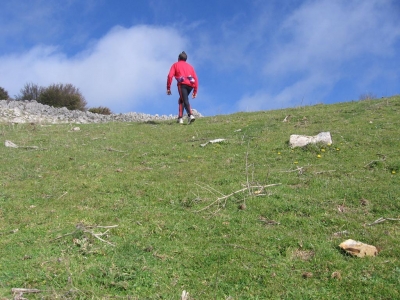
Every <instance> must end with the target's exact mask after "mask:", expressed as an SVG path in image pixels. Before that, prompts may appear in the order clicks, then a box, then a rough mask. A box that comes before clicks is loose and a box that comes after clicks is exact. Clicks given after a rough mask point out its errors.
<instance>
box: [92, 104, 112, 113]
mask: <svg viewBox="0 0 400 300" xmlns="http://www.w3.org/2000/svg"><path fill="white" fill-rule="evenodd" d="M89 111H90V112H91V113H94V114H100V115H111V114H112V111H111V110H110V109H109V108H108V107H103V106H99V107H92V108H89Z"/></svg>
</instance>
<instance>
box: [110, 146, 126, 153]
mask: <svg viewBox="0 0 400 300" xmlns="http://www.w3.org/2000/svg"><path fill="white" fill-rule="evenodd" d="M106 150H108V151H115V152H122V153H125V152H126V151H121V150H116V149H113V148H111V147H109V148H106Z"/></svg>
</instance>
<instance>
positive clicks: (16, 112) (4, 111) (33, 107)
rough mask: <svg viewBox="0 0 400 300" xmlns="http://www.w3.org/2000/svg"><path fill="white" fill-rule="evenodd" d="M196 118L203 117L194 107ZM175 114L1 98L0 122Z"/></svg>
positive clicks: (105, 119)
mask: <svg viewBox="0 0 400 300" xmlns="http://www.w3.org/2000/svg"><path fill="white" fill-rule="evenodd" d="M192 113H193V115H194V116H195V117H196V118H201V117H203V116H202V115H201V113H199V112H198V111H197V110H195V109H193V108H192ZM177 118H178V116H176V115H175V116H174V115H169V116H166V115H162V116H159V115H157V114H156V115H149V114H144V113H136V112H129V113H125V114H111V115H101V114H95V113H92V112H89V111H80V110H68V109H67V108H66V107H61V108H56V107H52V106H49V105H44V104H40V103H38V102H37V101H36V100H21V101H17V100H0V123H15V124H23V123H32V124H36V123H38V124H70V123H71V124H72V123H73V124H90V123H108V122H152V121H166V120H175V119H177Z"/></svg>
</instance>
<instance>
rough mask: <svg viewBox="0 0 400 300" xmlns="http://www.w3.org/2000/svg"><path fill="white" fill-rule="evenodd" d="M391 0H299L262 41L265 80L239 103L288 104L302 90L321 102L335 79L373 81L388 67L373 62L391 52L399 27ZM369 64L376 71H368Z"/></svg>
mask: <svg viewBox="0 0 400 300" xmlns="http://www.w3.org/2000/svg"><path fill="white" fill-rule="evenodd" d="M393 6H394V4H393V2H392V1H390V0H385V1H381V0H371V1H363V0H354V1H347V0H340V1H331V0H322V1H304V2H303V4H302V5H301V6H299V7H298V9H296V10H294V11H293V12H292V13H291V14H288V15H286V16H285V18H283V20H282V22H281V25H280V28H279V30H277V31H276V33H275V34H274V35H273V36H272V38H270V40H269V41H268V42H269V44H268V45H267V44H265V45H264V48H265V53H266V54H265V55H264V59H265V60H264V61H265V63H262V62H261V63H260V66H258V68H261V69H262V70H263V73H264V75H265V77H264V81H263V82H261V83H258V88H257V89H256V90H255V91H254V93H253V94H252V96H245V97H244V98H243V99H241V100H240V101H239V102H238V107H239V108H241V109H243V110H246V109H250V110H257V109H271V108H280V107H287V106H293V105H298V104H300V101H301V99H302V97H303V96H304V97H306V99H307V98H308V99H309V100H310V102H323V100H324V97H325V96H327V95H329V93H330V92H331V91H332V89H333V88H334V86H335V84H336V83H337V82H338V81H340V80H345V81H356V80H357V81H359V82H365V83H366V84H367V83H368V82H369V83H370V82H372V81H373V80H374V78H375V79H376V78H377V76H381V75H382V73H383V71H385V68H387V65H382V66H381V67H380V68H379V67H378V65H379V64H377V62H378V61H380V60H381V59H382V58H388V57H393V55H394V54H395V52H396V50H395V48H396V42H398V41H399V37H400V27H399V21H398V15H397V14H396V13H395V12H394V11H393ZM271 49H273V51H271ZM371 64H373V65H374V71H375V74H367V72H368V71H369V70H371V68H370V65H371ZM377 68H378V69H377ZM386 71H388V70H387V69H386ZM356 76H357V77H356ZM263 99H264V100H263ZM338 100H340V99H338Z"/></svg>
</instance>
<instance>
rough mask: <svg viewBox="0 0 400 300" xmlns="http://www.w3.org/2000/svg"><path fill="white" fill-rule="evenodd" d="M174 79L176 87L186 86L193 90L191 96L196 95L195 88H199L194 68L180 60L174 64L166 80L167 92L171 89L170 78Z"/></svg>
mask: <svg viewBox="0 0 400 300" xmlns="http://www.w3.org/2000/svg"><path fill="white" fill-rule="evenodd" d="M173 77H175V79H176V81H177V82H178V84H177V85H180V84H186V85H189V86H191V87H192V88H193V94H194V95H196V94H197V88H198V87H199V81H198V80H197V75H196V72H195V70H194V68H193V67H192V66H191V65H189V64H188V63H187V62H186V61H184V60H180V61H178V62H176V63H174V64H173V65H172V66H171V69H170V70H169V74H168V78H167V90H170V89H171V83H172V78H173Z"/></svg>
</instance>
